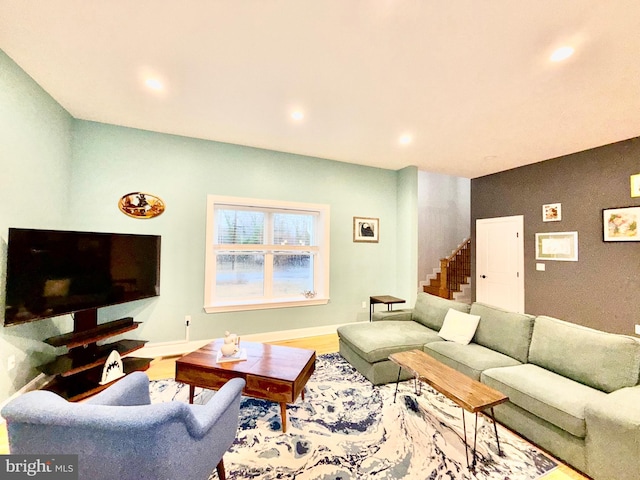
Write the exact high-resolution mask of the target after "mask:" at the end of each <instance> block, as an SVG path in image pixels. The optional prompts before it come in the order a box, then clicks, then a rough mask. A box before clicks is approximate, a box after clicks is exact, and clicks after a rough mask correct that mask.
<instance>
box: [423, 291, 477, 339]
mask: <svg viewBox="0 0 640 480" xmlns="http://www.w3.org/2000/svg"><path fill="white" fill-rule="evenodd" d="M450 308H453V309H454V310H458V311H460V312H464V313H469V308H470V306H469V305H468V304H466V303H462V302H456V301H455V300H447V299H446V298H440V297H436V296H435V295H431V294H428V293H424V292H420V293H418V296H417V298H416V305H415V307H414V308H413V314H412V316H411V319H412V320H413V321H414V322H418V323H421V324H422V325H424V326H425V327H429V328H431V329H433V330H435V331H438V330H440V329H441V328H442V323H443V322H444V317H445V315H446V314H447V312H448V311H449V309H450Z"/></svg>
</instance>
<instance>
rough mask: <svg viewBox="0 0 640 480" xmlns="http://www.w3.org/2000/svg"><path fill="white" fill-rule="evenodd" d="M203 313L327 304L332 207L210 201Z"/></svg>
mask: <svg viewBox="0 0 640 480" xmlns="http://www.w3.org/2000/svg"><path fill="white" fill-rule="evenodd" d="M206 249H207V250H206V266H205V269H206V270H205V295H204V296H205V310H206V311H207V312H220V311H233V310H254V309H262V308H276V307H287V306H299V305H318V304H323V303H327V302H328V300H329V206H328V205H317V204H300V203H292V202H278V201H267V200H258V199H247V198H235V197H219V196H214V195H210V196H208V198H207V241H206Z"/></svg>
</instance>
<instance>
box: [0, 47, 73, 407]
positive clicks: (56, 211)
mask: <svg viewBox="0 0 640 480" xmlns="http://www.w3.org/2000/svg"><path fill="white" fill-rule="evenodd" d="M72 123H73V119H72V117H71V116H70V115H69V114H68V113H67V112H66V111H65V110H64V109H63V108H62V107H61V106H60V105H59V104H58V103H56V102H55V101H54V100H53V99H52V98H51V97H50V96H49V95H48V94H47V93H46V92H45V91H44V90H42V88H40V87H39V86H38V85H37V84H36V83H35V82H34V81H33V80H32V79H31V78H30V77H29V76H28V75H27V74H26V73H25V72H24V71H23V70H22V69H21V68H20V67H18V66H17V65H16V64H15V63H14V62H13V61H12V60H11V59H10V58H9V57H8V56H7V55H6V54H5V53H4V52H2V51H1V50H0V306H1V307H2V308H0V318H1V317H2V315H4V284H5V269H6V250H7V233H8V228H9V227H38V228H62V227H64V225H65V221H66V215H67V207H68V191H69V174H70V166H71V149H70V143H71V127H72ZM60 328H65V321H64V320H63V319H57V320H55V321H54V320H43V321H40V322H34V323H30V324H25V325H16V326H12V327H6V328H5V327H0V402H2V401H3V400H4V399H5V398H7V397H8V396H10V395H11V394H13V393H14V392H15V391H17V390H18V389H20V388H21V387H22V386H24V385H25V384H26V383H27V382H28V381H29V380H30V379H31V378H33V377H34V376H36V375H37V373H38V372H37V370H36V369H35V366H36V365H39V364H41V363H43V362H44V360H46V359H47V358H49V357H51V356H53V355H54V354H55V350H54V349H53V348H52V347H49V346H48V345H46V344H44V343H42V342H40V341H39V340H40V339H43V338H47V337H49V336H52V335H55V334H57V333H58V332H59V331H60ZM10 356H14V357H15V361H16V367H15V368H14V369H13V370H11V371H7V368H6V367H7V359H8V358H9V357H10Z"/></svg>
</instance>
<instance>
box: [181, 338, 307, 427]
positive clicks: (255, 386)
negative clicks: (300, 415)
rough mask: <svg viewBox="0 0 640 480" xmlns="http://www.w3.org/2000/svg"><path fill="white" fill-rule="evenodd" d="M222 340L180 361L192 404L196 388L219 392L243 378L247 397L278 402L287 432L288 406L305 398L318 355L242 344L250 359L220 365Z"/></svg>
mask: <svg viewBox="0 0 640 480" xmlns="http://www.w3.org/2000/svg"><path fill="white" fill-rule="evenodd" d="M221 345H222V339H220V340H216V341H215V342H211V343H209V344H208V345H205V346H204V347H202V348H200V349H199V350H196V351H195V352H191V353H189V354H187V355H185V356H183V357H181V358H180V359H178V360H177V361H176V381H178V382H182V383H186V384H188V385H189V403H192V402H193V394H194V390H195V387H202V388H208V389H213V390H217V389H219V388H220V387H222V385H224V384H225V383H226V382H228V381H229V380H231V379H232V378H237V377H239V378H243V379H244V380H245V382H246V385H245V387H244V389H243V391H242V393H244V394H245V395H247V396H250V397H254V398H260V399H263V400H269V401H272V402H278V403H279V404H280V414H281V416H282V431H283V432H286V431H287V403H293V402H295V401H296V398H298V395H302V399H303V400H304V386H305V385H306V384H307V381H308V380H309V377H310V376H311V374H312V373H313V372H314V370H315V366H316V352H315V351H314V350H307V349H303V348H293V347H284V346H279V345H268V344H264V343H255V342H244V341H243V342H241V343H240V348H241V349H245V350H246V352H247V359H246V360H241V361H237V362H224V363H222V362H221V363H216V357H217V354H218V350H219V349H220V346H221Z"/></svg>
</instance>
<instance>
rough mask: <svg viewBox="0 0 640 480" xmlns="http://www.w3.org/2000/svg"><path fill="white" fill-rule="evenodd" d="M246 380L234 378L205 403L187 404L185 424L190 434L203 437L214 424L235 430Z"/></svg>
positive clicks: (218, 427) (217, 427)
mask: <svg viewBox="0 0 640 480" xmlns="http://www.w3.org/2000/svg"><path fill="white" fill-rule="evenodd" d="M244 386H245V381H244V380H243V379H242V378H233V379H231V380H229V381H228V382H227V383H225V384H224V385H223V386H222V388H220V390H218V391H217V392H216V394H215V395H214V396H213V397H212V398H211V399H210V400H209V401H208V402H207V403H206V404H205V405H186V407H187V409H188V410H187V411H186V412H185V413H186V415H185V419H184V421H185V424H186V426H187V430H188V431H189V434H190V435H191V436H192V437H194V438H202V437H203V436H204V435H206V434H207V433H208V432H209V430H211V428H212V427H213V426H215V427H216V429H220V430H221V431H232V432H233V435H234V436H235V432H236V429H237V426H238V415H239V412H240V398H241V396H242V389H243V388H244Z"/></svg>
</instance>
